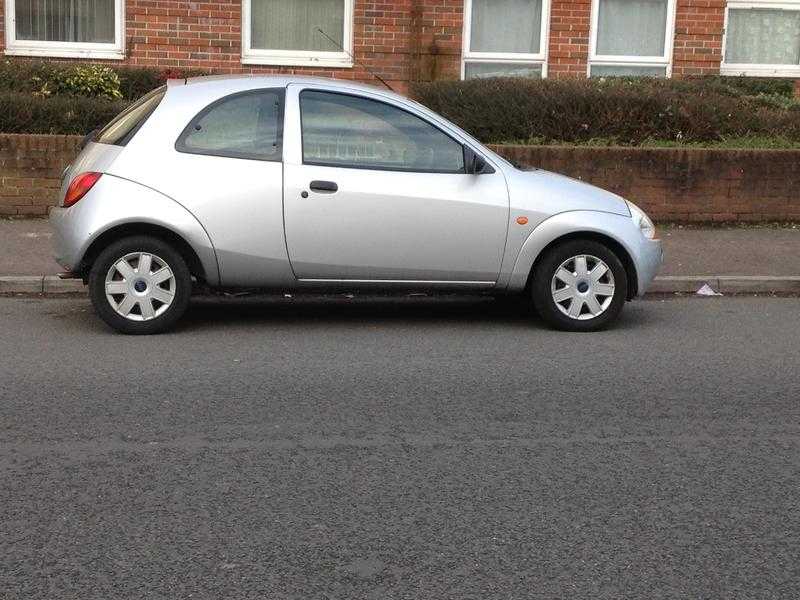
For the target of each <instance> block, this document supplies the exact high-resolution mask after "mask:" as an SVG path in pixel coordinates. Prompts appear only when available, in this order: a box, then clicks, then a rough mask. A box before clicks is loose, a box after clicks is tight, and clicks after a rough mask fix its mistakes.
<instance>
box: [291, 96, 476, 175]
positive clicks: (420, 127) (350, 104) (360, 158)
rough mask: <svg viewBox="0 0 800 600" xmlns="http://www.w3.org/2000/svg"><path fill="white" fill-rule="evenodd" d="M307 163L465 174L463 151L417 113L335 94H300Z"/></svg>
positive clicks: (304, 151) (377, 102) (304, 157)
mask: <svg viewBox="0 0 800 600" xmlns="http://www.w3.org/2000/svg"><path fill="white" fill-rule="evenodd" d="M300 112H301V118H302V133H303V162H304V163H306V164H314V165H327V166H336V167H351V168H361V169H385V170H394V171H417V172H428V173H463V172H464V149H463V147H462V145H461V144H460V143H458V142H457V141H455V140H454V139H453V138H451V137H450V136H449V135H447V134H446V133H443V132H442V131H441V130H439V129H438V128H436V127H434V126H433V125H431V124H430V123H428V122H427V121H424V120H423V119H420V118H419V117H417V116H416V115H413V114H411V113H410V112H406V111H404V110H401V109H399V108H397V107H395V106H391V105H389V104H386V103H384V102H379V101H377V100H370V99H368V98H362V97H359V96H351V95H348V94H339V93H334V92H317V91H305V92H302V93H301V94H300Z"/></svg>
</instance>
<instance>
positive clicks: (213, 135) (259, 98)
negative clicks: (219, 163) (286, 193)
mask: <svg viewBox="0 0 800 600" xmlns="http://www.w3.org/2000/svg"><path fill="white" fill-rule="evenodd" d="M282 129H283V91H282V90H257V91H251V92H242V93H238V94H233V95H231V96H227V97H226V98H223V99H222V100H218V101H217V102H214V103H213V104H211V105H210V106H207V107H206V108H205V109H203V110H202V111H201V112H200V113H199V114H198V115H197V116H196V117H195V118H194V119H192V122H191V123H189V125H188V126H187V127H186V129H185V130H184V132H183V133H182V134H181V136H180V138H178V142H177V144H176V149H177V150H178V151H179V152H189V153H192V154H210V155H213V156H227V157H233V158H250V159H255V160H269V161H279V160H281V137H282Z"/></svg>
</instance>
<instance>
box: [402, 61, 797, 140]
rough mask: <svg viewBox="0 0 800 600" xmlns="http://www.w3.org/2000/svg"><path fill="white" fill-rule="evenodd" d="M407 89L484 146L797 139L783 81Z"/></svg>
mask: <svg viewBox="0 0 800 600" xmlns="http://www.w3.org/2000/svg"><path fill="white" fill-rule="evenodd" d="M412 91H413V94H414V95H415V97H416V98H417V99H418V100H419V101H420V102H421V103H423V104H425V105H426V106H428V107H429V108H431V109H432V110H434V111H436V112H438V113H440V114H442V115H443V116H445V117H446V118H448V119H450V120H452V121H453V122H455V123H457V124H458V125H460V126H461V127H462V128H464V129H465V130H467V131H469V132H470V133H472V134H473V135H475V136H476V137H477V138H479V139H480V140H482V141H483V142H486V143H503V142H516V143H552V142H562V143H586V142H590V141H591V140H595V139H604V140H609V139H610V140H613V141H615V142H616V143H619V144H624V145H638V144H642V143H646V142H648V141H652V140H673V141H679V142H685V143H697V142H718V141H720V140H725V139H728V138H746V137H750V138H754V137H779V138H782V139H786V140H791V141H799V140H800V102H798V101H797V100H795V99H794V98H793V97H792V88H791V86H789V85H788V84H787V83H786V82H783V81H780V80H779V81H777V82H774V83H770V82H763V81H759V80H755V81H748V80H742V79H735V78H734V79H728V78H722V77H714V78H707V79H687V80H670V79H652V78H649V79H648V78H643V79H624V78H609V79H570V80H553V79H546V80H535V79H510V78H500V79H474V80H469V81H443V82H434V83H425V84H418V85H415V86H414V87H413V90H412Z"/></svg>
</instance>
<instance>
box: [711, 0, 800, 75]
mask: <svg viewBox="0 0 800 600" xmlns="http://www.w3.org/2000/svg"><path fill="white" fill-rule="evenodd" d="M725 62H727V63H731V64H762V65H790V64H791V65H797V64H800V11H797V10H780V9H773V8H753V9H749V8H748V9H741V8H737V9H734V8H731V9H730V13H729V15H728V36H727V38H726V42H725Z"/></svg>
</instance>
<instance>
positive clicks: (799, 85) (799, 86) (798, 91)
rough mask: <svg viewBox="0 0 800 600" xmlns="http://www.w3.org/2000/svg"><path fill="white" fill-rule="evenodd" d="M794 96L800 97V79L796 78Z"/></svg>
mask: <svg viewBox="0 0 800 600" xmlns="http://www.w3.org/2000/svg"><path fill="white" fill-rule="evenodd" d="M794 97H795V98H800V79H795V80H794Z"/></svg>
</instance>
